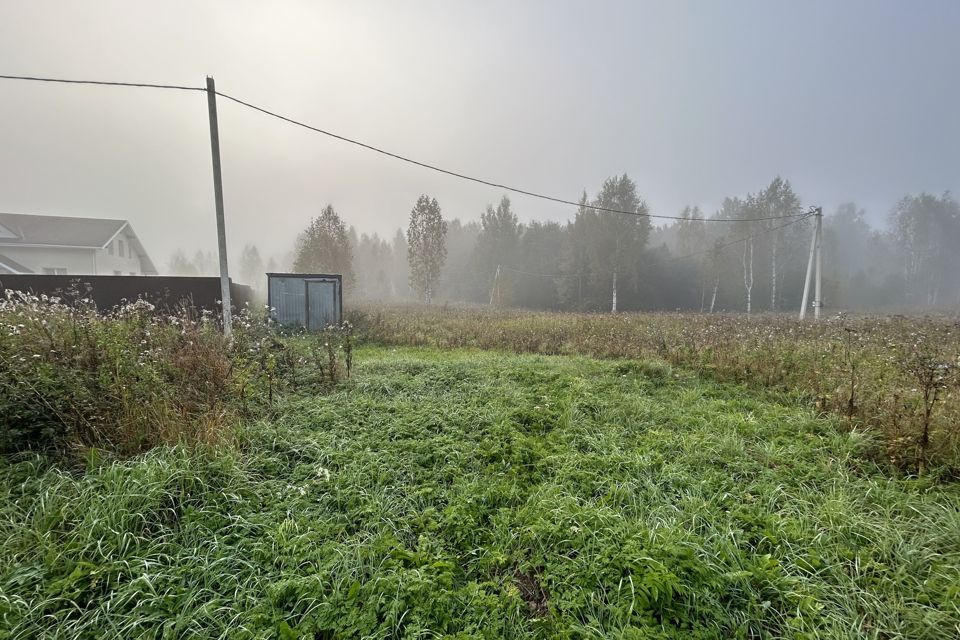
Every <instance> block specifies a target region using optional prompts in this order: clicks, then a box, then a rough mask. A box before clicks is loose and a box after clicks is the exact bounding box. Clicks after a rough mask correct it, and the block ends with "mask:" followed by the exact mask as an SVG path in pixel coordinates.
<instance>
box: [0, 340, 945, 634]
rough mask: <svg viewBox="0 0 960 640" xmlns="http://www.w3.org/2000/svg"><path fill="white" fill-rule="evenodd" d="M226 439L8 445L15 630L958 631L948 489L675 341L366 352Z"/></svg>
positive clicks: (5, 571) (0, 523) (4, 601)
mask: <svg viewBox="0 0 960 640" xmlns="http://www.w3.org/2000/svg"><path fill="white" fill-rule="evenodd" d="M358 362H359V366H358V371H357V375H355V376H354V379H353V381H352V382H351V383H350V384H349V385H347V386H346V387H340V388H339V389H338V390H335V391H334V392H333V393H332V394H330V395H327V396H323V397H317V396H316V395H314V394H312V393H303V394H286V395H285V396H284V397H283V398H282V399H280V400H278V405H279V406H278V411H277V414H276V417H274V418H273V419H271V420H269V421H267V420H263V421H259V422H256V423H253V424H250V425H249V428H246V429H243V430H242V431H241V432H240V434H239V435H238V446H237V447H236V448H234V449H232V450H223V449H220V450H218V451H217V452H216V455H200V454H201V453H202V452H201V451H190V450H188V449H186V448H183V447H176V448H167V447H161V448H157V449H155V450H153V451H151V452H149V453H147V454H145V455H143V456H141V457H139V458H136V459H134V460H128V461H114V462H110V463H108V464H105V465H102V466H100V467H99V468H96V469H91V471H90V472H89V473H86V474H82V475H81V474H73V473H66V472H64V471H61V470H59V469H57V468H56V467H51V466H50V465H49V464H47V463H45V462H43V461H42V459H26V460H23V461H21V462H18V463H14V464H9V463H8V464H0V636H3V637H9V638H12V639H21V638H34V637H44V638H51V639H59V638H63V639H66V638H70V639H74V638H100V637H105V636H108V637H122V638H161V637H203V638H229V639H231V640H234V639H241V640H242V639H246V638H370V637H378V638H388V637H389V638H427V637H453V638H531V637H533V638H557V637H560V638H564V637H566V638H609V637H617V638H868V639H871V638H872V639H878V640H879V639H881V638H882V639H893V638H898V639H900V638H902V639H907V638H910V639H914V638H931V639H939V638H954V637H957V635H958V634H960V604H958V603H960V591H958V586H957V585H958V584H960V516H958V514H960V494H958V493H957V491H956V488H955V486H953V485H939V486H937V485H934V484H933V483H931V482H930V481H928V480H902V479H890V478H887V477H884V476H883V475H882V474H879V473H877V469H876V467H875V466H874V465H873V464H872V463H870V462H869V461H866V460H864V459H863V458H862V453H863V450H864V447H865V446H866V445H867V444H868V442H866V441H865V436H864V435H863V434H857V433H843V432H840V431H838V430H837V429H836V428H835V425H833V424H830V422H827V421H824V420H821V419H817V418H816V417H815V416H814V415H813V413H812V412H811V411H809V410H803V409H798V408H796V407H794V406H789V405H781V404H776V403H772V402H769V401H764V400H762V399H758V398H757V397H756V396H754V395H750V394H744V393H742V389H740V388H738V387H736V386H733V385H720V384H715V383H709V382H705V381H702V380H698V379H696V378H694V377H692V376H690V375H688V374H683V373H680V372H677V371H675V370H671V369H670V367H669V366H668V365H665V364H663V363H657V362H653V363H646V362H634V361H627V362H605V361H597V360H592V359H587V358H547V357H542V356H515V355H502V354H495V353H476V352H467V353H462V352H461V353H450V352H439V351H432V350H412V349H386V348H384V349H371V348H366V349H365V350H364V351H363V352H361V353H360V354H359V356H358Z"/></svg>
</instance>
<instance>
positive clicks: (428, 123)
mask: <svg viewBox="0 0 960 640" xmlns="http://www.w3.org/2000/svg"><path fill="white" fill-rule="evenodd" d="M161 6H162V10H161V9H160V7H161ZM958 27H960V4H957V3H956V2H953V1H950V0H944V1H926V2H923V3H906V2H874V1H869V2H868V1H863V2H843V3H836V2H806V3H788V2H766V1H764V2H761V1H757V2H727V3H719V2H708V1H704V2H605V3H596V2H525V3H515V2H484V3H467V2H363V3H357V2H354V3H335V2H303V3H283V4H282V5H279V4H277V5H274V4H271V5H267V4H265V3H255V2H204V3H195V2H167V3H163V5H146V4H141V3H130V2H120V1H117V2H91V3H75V2H43V1H41V2H33V1H32V2H16V1H15V2H5V3H3V5H2V6H0V60H2V61H3V63H2V65H0V66H2V69H0V72H2V73H5V74H16V75H39V76H51V77H61V78H76V79H85V78H90V79H103V80H120V81H133V82H156V83H173V84H185V85H193V86H201V85H202V84H203V81H204V77H205V76H206V75H207V74H210V75H213V76H214V77H215V78H216V81H217V88H218V89H219V90H221V91H223V92H226V93H229V94H231V95H235V96H237V97H239V98H242V99H244V100H248V101H250V102H253V103H255V104H258V105H262V106H264V107H266V108H268V109H271V110H274V111H277V112H280V113H282V114H284V115H287V116H290V117H293V118H296V119H299V120H303V121H305V122H308V123H310V124H313V125H315V126H318V127H322V128H325V129H328V130H330V131H333V132H336V133H339V134H342V135H345V136H349V137H352V138H355V139H359V140H362V141H364V142H368V143H370V144H373V145H376V146H379V147H382V148H385V149H388V150H390V151H394V152H397V153H401V154H404V155H408V156H411V157H413V158H416V159H418V160H422V161H425V162H429V163H432V164H436V165H439V166H442V167H445V168H449V169H451V170H454V171H459V172H463V173H468V174H471V175H476V176H478V177H481V178H485V179H488V180H492V181H496V182H502V183H506V184H510V185H515V186H519V187H522V188H525V189H530V190H534V191H538V192H544V193H549V194H552V195H556V196H558V197H561V198H564V199H568V200H577V199H578V198H579V197H580V195H581V193H582V192H583V191H584V190H586V191H587V192H588V193H589V195H590V197H591V198H593V197H595V196H597V195H598V194H599V192H600V190H601V185H602V184H603V182H604V180H605V179H607V178H608V177H610V176H616V175H622V174H627V175H628V176H629V177H630V178H631V179H632V181H633V182H634V183H635V185H636V190H637V194H638V196H639V198H640V199H641V200H642V202H643V203H645V205H646V207H647V208H648V210H649V212H650V213H653V214H664V215H678V214H679V213H680V212H681V211H682V210H683V209H684V207H687V206H691V207H692V206H697V207H699V208H700V210H701V211H702V212H704V215H706V216H711V215H715V214H716V213H717V212H718V211H721V210H722V208H723V207H724V202H725V199H727V198H734V197H736V198H741V199H746V198H747V196H748V194H756V193H758V192H760V191H762V190H763V189H765V188H766V187H767V186H768V185H769V183H770V182H771V180H772V179H773V178H774V177H775V176H782V177H783V178H784V179H786V180H789V181H790V184H791V187H792V189H793V191H794V192H795V193H796V194H797V196H798V198H799V201H800V205H801V206H802V208H804V209H805V208H806V207H808V206H813V205H816V206H822V207H823V209H824V212H825V213H827V214H828V217H829V215H831V214H833V213H834V212H836V211H837V210H838V209H839V208H840V207H841V205H843V204H844V203H848V202H854V203H856V204H855V207H856V209H857V211H860V210H862V211H863V216H862V217H863V219H864V220H865V221H867V222H868V223H870V224H871V225H872V226H873V227H874V228H880V227H882V226H883V225H885V224H886V222H887V221H888V219H889V216H890V214H891V212H892V211H893V210H894V208H895V207H896V206H897V203H898V202H900V201H901V199H902V198H904V197H905V196H907V195H914V196H916V195H919V194H921V193H924V192H926V193H930V194H934V195H935V196H937V197H940V195H941V194H943V193H944V192H947V191H953V192H954V193H955V192H956V191H957V190H958V187H960V162H958V158H957V149H958V148H960V126H957V121H956V113H957V111H958V107H960V84H958V83H957V82H956V80H955V78H956V61H957V60H960V41H958V40H957V38H956V33H957V29H958ZM0 87H2V90H3V93H2V96H3V97H2V100H0V122H2V123H3V126H0V132H2V133H0V210H2V211H7V212H19V213H38V214H59V215H83V216H96V217H108V218H125V219H129V220H130V221H131V223H132V224H133V226H134V229H135V230H136V231H137V233H138V235H139V236H140V238H141V240H142V241H143V243H144V245H145V246H146V248H147V250H148V251H149V253H150V254H151V257H152V258H153V260H154V262H156V263H157V264H158V266H159V265H169V260H170V257H171V255H172V254H173V253H174V252H175V251H176V250H178V249H180V250H182V251H183V252H184V253H185V255H187V256H192V255H193V254H194V253H195V252H197V251H215V249H216V238H215V225H214V215H213V192H212V183H211V169H210V150H209V138H208V124H207V114H206V98H205V96H204V95H203V94H202V93H200V92H196V93H192V92H175V91H160V90H151V89H134V88H110V87H88V86H72V85H53V84H41V83H29V82H17V81H8V80H0ZM219 111H220V134H221V149H222V160H223V177H224V193H225V205H226V218H227V229H228V244H229V246H230V255H231V259H232V260H233V261H234V262H235V263H236V262H237V256H239V255H240V252H241V250H242V249H243V247H244V246H245V245H247V244H255V245H256V246H257V248H258V250H259V253H260V254H261V255H262V257H263V259H264V262H266V261H267V259H268V258H271V257H272V258H274V260H275V263H276V264H277V266H283V265H284V263H286V262H289V261H290V260H291V259H292V258H291V257H292V256H293V249H294V246H295V242H296V238H297V235H298V233H299V232H301V231H302V230H303V229H304V228H305V227H306V226H307V225H308V223H309V222H310V219H311V218H312V217H313V216H317V215H318V214H319V213H320V211H321V209H322V208H323V207H324V206H325V205H326V204H328V203H329V204H332V205H333V206H334V208H335V209H336V212H337V213H338V214H339V215H340V217H341V218H342V220H343V222H344V223H345V224H346V225H347V226H348V227H350V226H352V227H354V228H355V229H356V232H357V235H358V237H359V236H360V235H361V234H364V233H367V234H371V233H374V232H376V233H378V234H380V236H383V237H385V238H387V239H389V240H392V239H393V237H394V234H395V233H396V230H397V229H398V228H403V229H404V230H405V229H406V227H407V224H408V221H409V217H410V211H411V207H412V206H413V205H414V203H415V202H416V200H417V197H418V196H419V195H420V194H428V195H430V196H431V197H433V198H436V199H437V201H438V203H439V205H440V207H441V208H442V212H443V217H444V218H445V219H447V220H448V221H450V220H453V219H459V220H460V221H461V222H462V223H463V224H465V225H468V224H469V223H470V222H476V221H479V219H480V216H481V214H482V213H483V212H484V211H485V210H486V208H487V206H488V205H494V206H496V205H497V203H498V202H500V199H501V196H503V195H504V194H503V192H502V190H497V189H491V188H489V187H485V186H482V185H478V184H474V183H469V182H464V181H461V180H458V179H456V178H452V177H449V176H445V175H441V174H437V173H433V172H430V171H428V170H425V169H423V168H420V167H416V166H412V165H408V164H404V163H401V162H398V161H397V160H394V159H391V158H388V157H384V156H380V155H377V154H374V153H371V152H369V151H367V150H364V149H362V148H359V147H354V146H351V145H348V144H346V143H344V142H341V141H338V140H334V139H331V138H327V137H324V136H321V135H319V134H315V133H311V132H309V131H306V130H303V129H299V128H297V127H294V126H292V125H289V124H287V123H284V122H281V121H279V120H276V119H273V118H269V117H267V116H265V115H263V114H259V113H256V112H254V111H250V110H248V109H245V108H243V107H241V106H239V105H236V104H232V103H229V102H227V101H225V100H223V99H221V100H220V104H219ZM511 206H512V212H513V213H515V214H516V216H517V219H518V221H519V222H520V223H529V222H531V221H534V220H536V221H541V222H547V221H560V222H566V221H568V220H573V219H574V216H575V214H576V208H575V207H569V206H563V205H558V204H555V203H550V202H545V201H541V200H536V199H531V198H528V197H524V196H521V195H512V196H511ZM661 224H662V222H661ZM715 226H720V225H715ZM795 226H796V227H797V228H800V227H803V228H804V229H806V227H805V225H803V224H800V225H795ZM457 228H458V229H460V227H457ZM453 231H456V230H452V231H450V232H449V233H448V238H451V239H452V237H453ZM725 233H726V235H725V237H726V238H735V237H737V234H736V233H733V232H732V231H727V232H725ZM804 233H806V232H805V231H804ZM806 237H807V236H804V238H806ZM457 238H458V241H459V242H460V244H457V245H456V246H454V245H450V246H449V247H448V257H447V261H446V264H445V267H444V268H445V270H446V272H445V273H446V276H445V277H446V278H447V280H448V281H450V282H452V281H453V280H451V276H450V272H451V270H452V269H460V270H462V271H464V272H467V271H471V270H476V269H479V268H480V267H479V266H477V265H476V264H475V263H473V262H471V260H473V259H474V257H472V247H471V245H470V243H469V242H467V241H464V236H463V234H461V235H460V236H457ZM468 239H469V238H468ZM804 242H806V240H804ZM891 242H893V244H890V245H888V246H894V245H895V244H896V243H895V241H893V240H891ZM645 243H646V245H645V246H646V250H647V252H648V253H649V254H650V255H646V254H644V255H646V257H647V258H649V259H650V260H652V259H653V257H652V256H653V255H654V254H655V253H656V251H657V250H658V247H665V250H666V251H673V252H674V253H675V254H676V253H677V252H678V247H677V242H676V239H675V238H673V237H672V236H671V235H670V232H669V231H662V230H660V231H658V230H657V229H656V228H654V229H651V230H650V231H649V233H648V234H647V236H646V237H645ZM800 244H803V243H800ZM355 249H356V251H355V254H362V253H363V250H360V248H359V247H355ZM739 251H740V250H739V249H737V250H736V251H734V254H735V255H734V257H735V258H736V259H739ZM803 252H804V250H803V249H801V250H800V251H799V253H800V257H799V258H797V260H799V261H800V262H801V263H803V261H804V256H803ZM467 254H471V255H467ZM867 254H869V252H866V253H865V254H864V255H867ZM827 258H828V259H829V253H828V255H827ZM758 259H759V258H758ZM371 260H372V262H371V264H377V261H376V258H373V259H371ZM561 266H562V265H558V266H557V268H561ZM802 267H803V265H802V264H801V267H800V269H801V270H802ZM860 267H863V268H860ZM483 268H484V270H486V269H488V268H489V265H485V266H484V267H483ZM691 268H692V267H691ZM828 268H830V267H829V266H828ZM844 268H845V269H847V267H844ZM398 269H402V265H398V266H397V267H396V269H392V273H393V275H394V276H396V274H397V273H399V271H397V270H398ZM663 269H664V273H671V272H673V271H675V269H673V268H672V267H666V266H664V267H663ZM731 269H732V267H731ZM758 269H759V267H758ZM850 269H852V271H851V272H850V273H849V274H848V275H847V276H845V277H847V278H852V277H853V274H854V273H855V272H856V271H857V270H858V269H859V270H861V271H863V270H865V269H866V266H864V265H860V266H859V267H857V268H853V267H851V268H850ZM848 270H849V269H848ZM354 271H356V272H357V274H356V275H357V278H358V280H359V279H364V278H366V279H367V280H369V279H370V278H372V277H374V276H373V275H371V273H370V270H369V269H367V268H365V267H364V264H363V263H359V262H358V264H355V265H354ZM844 273H846V272H844ZM884 277H886V276H881V275H877V279H878V282H882V281H883V278H884ZM484 278H486V280H478V283H477V284H476V285H475V288H476V291H474V292H473V293H471V294H469V295H467V294H463V295H461V296H460V297H461V298H464V299H467V298H476V299H478V300H482V299H485V298H486V297H487V296H488V293H489V278H490V276H489V275H485V276H484ZM794 279H795V278H794ZM697 281H698V282H699V280H697ZM794 285H795V282H791V284H790V286H794ZM451 286H452V285H451ZM471 286H474V285H471ZM633 286H634V288H635V289H636V287H637V285H636V284H634V285H633ZM877 286H878V287H879V286H882V285H881V284H878V285H877ZM903 286H905V287H906V286H907V285H903ZM517 287H519V285H517ZM395 288H396V287H394V289H395ZM694 288H696V287H694ZM449 295H450V297H451V298H452V299H456V298H457V296H458V295H459V294H455V293H451V294H449ZM557 295H558V296H559V295H560V294H559V293H558V294H557ZM643 295H644V294H643V292H642V290H641V289H636V297H637V298H636V305H634V306H637V307H643V306H651V305H650V304H647V303H644V302H643V300H644V298H643ZM698 295H699V293H697V294H696V295H694V297H695V298H696V296H698ZM730 295H731V296H733V294H732V293H731V294H730ZM784 295H788V294H784ZM789 295H793V294H792V293H790V294H789ZM628 300H629V298H628ZM731 300H733V297H731ZM648 302H649V300H648ZM787 302H788V301H787V300H784V301H783V303H784V304H786V303H787ZM790 302H792V300H790ZM936 302H937V303H942V302H943V301H942V300H937V301H936ZM678 304H681V303H680V302H678V301H676V300H673V299H672V298H671V299H662V300H661V301H660V302H658V303H657V305H658V306H676V305H678ZM689 304H690V303H689V302H683V303H682V305H684V306H689ZM696 304H698V303H696ZM729 304H730V305H732V304H733V303H732V302H731V303H729ZM628 306H629V304H628Z"/></svg>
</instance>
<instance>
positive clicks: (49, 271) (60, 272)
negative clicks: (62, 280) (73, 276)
mask: <svg viewBox="0 0 960 640" xmlns="http://www.w3.org/2000/svg"><path fill="white" fill-rule="evenodd" d="M43 273H44V274H45V275H48V276H65V275H67V268H66V267H44V268H43Z"/></svg>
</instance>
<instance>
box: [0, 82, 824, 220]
mask: <svg viewBox="0 0 960 640" xmlns="http://www.w3.org/2000/svg"><path fill="white" fill-rule="evenodd" d="M0 79H4V80H28V81H34V82H54V83H62V84H86V85H101V86H113V87H144V88H151V89H176V90H180V91H207V89H206V88H205V87H190V86H185V85H175V84H152V83H145V82H112V81H104V80H69V79H64V78H46V77H39V76H15V75H0ZM215 93H216V95H218V96H220V97H222V98H225V99H227V100H230V101H232V102H235V103H236V104H239V105H241V106H244V107H247V108H248V109H252V110H254V111H258V112H260V113H263V114H265V115H268V116H271V117H274V118H277V119H279V120H283V121H284V122H288V123H290V124H293V125H296V126H298V127H302V128H304V129H308V130H310V131H314V132H316V133H320V134H323V135H325V136H328V137H331V138H335V139H337V140H341V141H343V142H347V143H349V144H352V145H356V146H358V147H362V148H364V149H367V150H369V151H374V152H376V153H379V154H382V155H385V156H388V157H390V158H394V159H396V160H400V161H402V162H407V163H409V164H413V165H416V166H418V167H423V168H424V169H429V170H431V171H436V172H438V173H443V174H446V175H449V176H453V177H455V178H460V179H462V180H468V181H470V182H476V183H478V184H482V185H486V186H488V187H494V188H497V189H503V190H504V191H510V192H512V193H519V194H522V195H525V196H530V197H532V198H539V199H541V200H547V201H550V202H556V203H559V204H565V205H569V206H574V207H581V206H582V207H585V208H586V209H590V210H593V211H602V212H604V213H616V214H620V215H628V216H637V217H641V218H657V219H663V220H686V221H691V222H692V221H701V222H761V221H764V220H779V219H781V218H790V217H797V218H799V219H801V220H802V219H803V218H802V217H800V216H804V215H806V214H800V213H797V214H787V215H784V216H767V217H759V218H686V217H683V216H671V215H664V214H654V213H643V212H640V211H628V210H624V209H613V208H610V207H601V206H597V205H586V204H584V203H580V202H574V201H573V200H566V199H564V198H558V197H555V196H550V195H546V194H543V193H538V192H536V191H530V190H527V189H521V188H519V187H512V186H510V185H506V184H501V183H499V182H493V181H491V180H484V179H482V178H477V177H474V176H470V175H467V174H465V173H459V172H457V171H451V170H450V169H444V168H442V167H438V166H436V165H432V164H429V163H426V162H421V161H419V160H414V159H413V158H409V157H407V156H404V155H400V154H398V153H393V152H391V151H387V150H385V149H381V148H379V147H375V146H373V145H371V144H367V143H365V142H361V141H359V140H354V139H353V138H348V137H346V136H342V135H339V134H337V133H333V132H332V131H327V130H326V129H321V128H320V127H315V126H313V125H309V124H307V123H305V122H301V121H299V120H295V119H293V118H290V117H288V116H284V115H282V114H279V113H276V112H274V111H270V110H269V109H265V108H264V107H260V106H257V105H255V104H253V103H250V102H247V101H245V100H241V99H240V98H237V97H234V96H232V95H230V94H228V93H223V92H222V91H215Z"/></svg>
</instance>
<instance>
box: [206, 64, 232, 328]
mask: <svg viewBox="0 0 960 640" xmlns="http://www.w3.org/2000/svg"><path fill="white" fill-rule="evenodd" d="M207 108H208V110H209V113H210V154H211V155H212V156H213V197H214V200H215V202H216V206H217V248H218V249H219V252H220V306H221V308H222V309H223V335H225V336H227V337H228V338H229V337H230V335H231V333H232V332H233V331H232V329H233V328H232V326H231V324H232V320H231V317H230V274H229V271H228V270H227V231H226V228H225V224H224V221H223V178H222V177H221V175H220V128H219V126H218V125H217V89H216V87H215V86H214V84H213V76H207Z"/></svg>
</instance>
